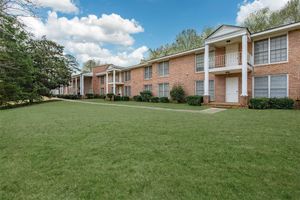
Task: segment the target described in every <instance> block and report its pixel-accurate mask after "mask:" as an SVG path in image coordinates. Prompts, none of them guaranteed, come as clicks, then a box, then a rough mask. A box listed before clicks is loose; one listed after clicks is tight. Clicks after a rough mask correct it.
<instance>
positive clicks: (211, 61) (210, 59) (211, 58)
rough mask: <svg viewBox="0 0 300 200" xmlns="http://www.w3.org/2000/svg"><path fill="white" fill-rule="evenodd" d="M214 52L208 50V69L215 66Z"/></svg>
mask: <svg viewBox="0 0 300 200" xmlns="http://www.w3.org/2000/svg"><path fill="white" fill-rule="evenodd" d="M215 59H216V57H215V52H214V51H211V52H209V69H212V68H214V67H215Z"/></svg>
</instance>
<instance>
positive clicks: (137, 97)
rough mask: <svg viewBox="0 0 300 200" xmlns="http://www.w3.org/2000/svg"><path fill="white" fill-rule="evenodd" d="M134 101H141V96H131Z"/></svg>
mask: <svg viewBox="0 0 300 200" xmlns="http://www.w3.org/2000/svg"><path fill="white" fill-rule="evenodd" d="M133 100H134V101H142V97H141V96H140V95H136V96H134V97H133Z"/></svg>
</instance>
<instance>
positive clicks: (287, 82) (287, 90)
mask: <svg viewBox="0 0 300 200" xmlns="http://www.w3.org/2000/svg"><path fill="white" fill-rule="evenodd" d="M284 75H286V97H289V75H288V74H272V75H263V76H253V77H252V97H253V98H255V95H254V94H255V92H254V84H255V83H254V82H255V78H256V77H268V97H266V98H271V77H272V76H284Z"/></svg>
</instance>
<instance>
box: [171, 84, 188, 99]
mask: <svg viewBox="0 0 300 200" xmlns="http://www.w3.org/2000/svg"><path fill="white" fill-rule="evenodd" d="M170 95H171V98H172V100H174V101H177V103H183V102H184V101H185V98H184V97H185V92H184V89H183V87H182V86H181V85H178V84H177V85H174V86H173V87H172V90H171V91H170Z"/></svg>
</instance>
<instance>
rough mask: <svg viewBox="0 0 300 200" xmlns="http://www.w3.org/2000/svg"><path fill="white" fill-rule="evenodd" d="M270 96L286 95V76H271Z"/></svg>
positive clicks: (279, 96) (280, 96)
mask: <svg viewBox="0 0 300 200" xmlns="http://www.w3.org/2000/svg"><path fill="white" fill-rule="evenodd" d="M270 90H271V91H270V97H278V98H282V97H287V76H286V75H276V76H271V88H270Z"/></svg>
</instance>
